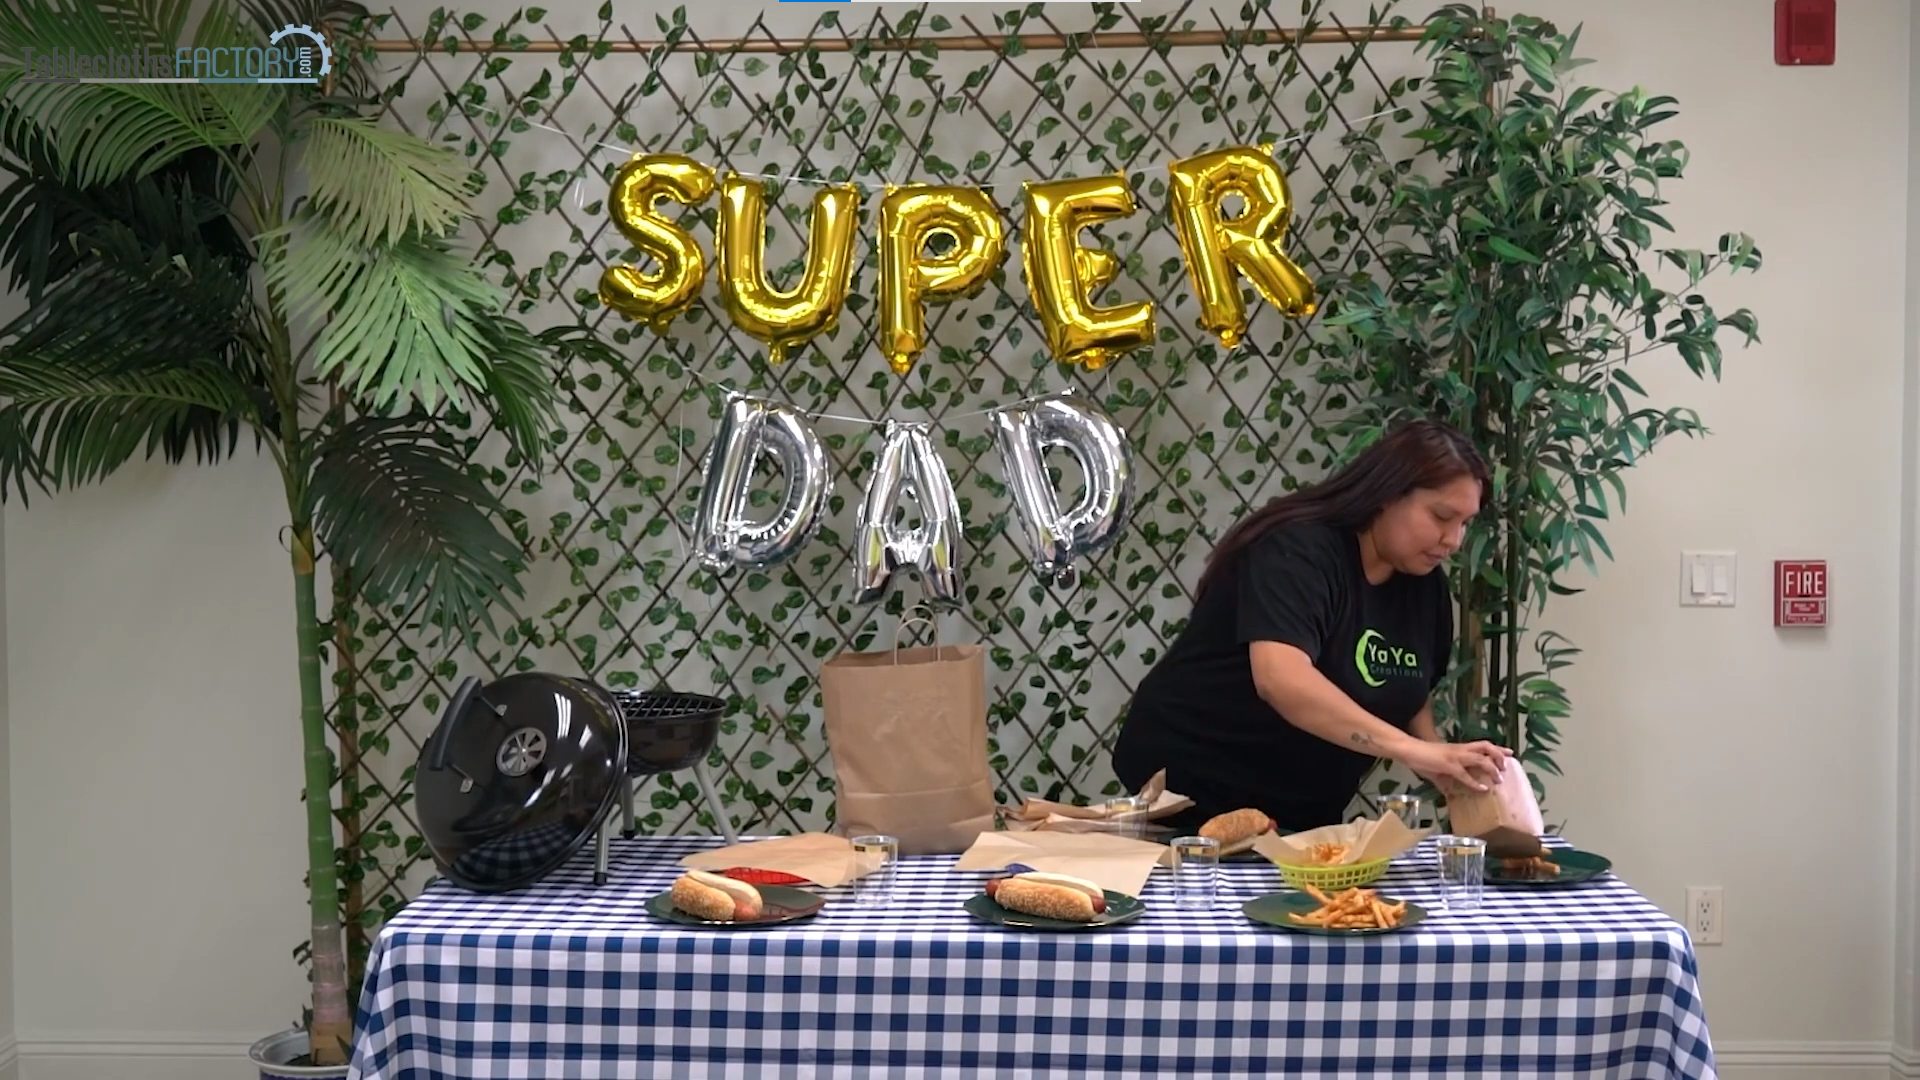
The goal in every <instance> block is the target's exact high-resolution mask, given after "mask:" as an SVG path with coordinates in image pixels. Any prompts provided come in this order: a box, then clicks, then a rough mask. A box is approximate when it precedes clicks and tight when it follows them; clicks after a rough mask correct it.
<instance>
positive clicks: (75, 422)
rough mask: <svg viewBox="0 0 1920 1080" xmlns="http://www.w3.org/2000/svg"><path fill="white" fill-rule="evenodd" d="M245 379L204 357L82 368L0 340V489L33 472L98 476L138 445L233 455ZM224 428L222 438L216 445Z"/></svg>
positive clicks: (69, 480) (181, 453)
mask: <svg viewBox="0 0 1920 1080" xmlns="http://www.w3.org/2000/svg"><path fill="white" fill-rule="evenodd" d="M251 411H252V402H251V399H250V397H249V395H248V392H247V388H246V387H245V386H244V385H242V384H241V383H240V382H239V381H238V380H237V379H235V378H234V376H233V373H232V372H230V371H228V370H227V369H226V368H224V367H222V366H220V365H219V364H216V363H211V362H205V363H197V364H192V365H188V366H183V367H172V368H163V369H160V370H152V371H139V370H135V371H92V372H88V371H80V370H75V369H74V368H71V367H68V366H66V365H64V364H62V363H59V362H58V361H48V360H47V359H45V358H44V357H40V356H36V355H34V354H32V353H29V352H25V351H23V350H19V349H15V348H5V349H0V496H4V494H5V493H6V491H7V489H8V487H9V486H10V485H11V486H14V487H17V488H18V490H19V492H20V497H21V498H22V499H23V500H24V499H25V498H27V494H28V493H27V484H28V482H29V481H31V482H32V483H33V484H34V486H36V487H38V488H40V490H42V491H57V490H59V489H61V488H63V487H72V486H76V485H80V484H86V483H91V482H93V481H96V480H99V479H101V478H103V477H105V476H106V475H107V474H108V473H111V472H113V471H114V470H115V469H117V468H119V467H120V466H121V465H124V464H126V462H127V461H128V460H129V459H131V458H132V457H133V456H134V454H136V453H139V452H140V451H141V449H142V447H143V446H144V447H145V451H146V455H147V456H148V457H153V456H154V455H155V454H160V455H162V456H164V457H165V459H166V460H167V461H168V462H169V463H172V464H177V463H179V462H180V461H182V460H184V459H185V457H186V454H187V452H188V450H193V451H195V452H196V456H197V457H198V459H199V460H201V461H203V462H207V461H213V460H217V459H218V458H220V457H223V456H227V455H231V454H232V453H233V451H234V449H235V447H236V446H237V445H238V442H239V437H240V426H241V424H242V423H243V422H246V420H247V418H248V417H249V416H250V415H251ZM223 437H224V444H223Z"/></svg>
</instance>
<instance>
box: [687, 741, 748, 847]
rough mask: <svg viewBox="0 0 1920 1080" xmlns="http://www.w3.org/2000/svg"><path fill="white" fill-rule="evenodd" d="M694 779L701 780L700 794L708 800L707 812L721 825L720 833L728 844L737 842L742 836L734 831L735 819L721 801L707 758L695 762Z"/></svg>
mask: <svg viewBox="0 0 1920 1080" xmlns="http://www.w3.org/2000/svg"><path fill="white" fill-rule="evenodd" d="M693 776H694V779H696V780H698V781H700V794H701V796H702V797H704V798H705V799H706V800H707V812H708V813H710V814H712V815H713V820H714V821H715V822H716V823H718V824H719V826H720V835H721V836H724V837H726V838H727V843H728V844H737V843H739V842H740V837H739V835H738V834H737V833H735V832H734V831H733V819H732V818H731V817H729V816H728V815H727V808H726V807H725V806H723V805H721V803H720V795H719V793H718V792H716V791H714V788H713V776H712V775H711V774H710V773H708V772H707V759H706V758H701V759H700V760H699V761H696V762H694V763H693Z"/></svg>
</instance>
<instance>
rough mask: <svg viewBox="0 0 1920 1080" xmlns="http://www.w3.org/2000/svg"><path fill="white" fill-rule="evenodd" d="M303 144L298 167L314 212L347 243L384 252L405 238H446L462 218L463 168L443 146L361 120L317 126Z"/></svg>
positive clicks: (345, 119)
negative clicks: (303, 171) (303, 174)
mask: <svg viewBox="0 0 1920 1080" xmlns="http://www.w3.org/2000/svg"><path fill="white" fill-rule="evenodd" d="M308 138H309V142H308V143H307V146H306V151H305V153H304V154H302V156H301V164H302V166H303V167H304V168H305V169H306V170H307V176H308V179H309V182H310V183H311V185H312V193H313V205H314V208H315V209H316V210H318V211H320V212H321V213H323V214H325V215H326V216H327V217H328V218H329V219H331V224H332V229H333V231H334V232H336V233H338V234H339V235H340V237H341V238H342V239H344V240H347V241H349V242H351V243H353V244H356V245H358V246H360V247H382V246H386V245H390V244H396V243H399V242H401V241H402V240H403V239H404V238H405V237H406V236H407V235H408V234H409V233H413V234H417V235H421V236H443V235H446V234H448V233H451V232H452V231H453V230H454V229H455V228H457V227H458V226H459V224H460V221H461V219H462V218H464V217H466V216H467V213H468V209H467V196H468V177H469V175H470V174H469V171H468V168H467V164H466V161H465V160H464V159H462V158H461V157H460V155H458V154H456V153H454V152H453V151H452V150H449V149H447V148H446V147H443V146H436V145H434V144H433V143H430V142H427V141H426V140H424V139H421V138H420V137H418V136H416V135H414V134H412V133H410V132H406V131H396V130H393V129H391V128H382V127H379V126H377V125H376V124H375V123H374V122H373V121H372V120H368V119H365V118H364V117H327V118H322V119H317V120H314V121H313V122H312V123H311V124H310V125H309V126H308Z"/></svg>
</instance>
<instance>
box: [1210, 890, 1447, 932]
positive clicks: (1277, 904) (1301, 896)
mask: <svg viewBox="0 0 1920 1080" xmlns="http://www.w3.org/2000/svg"><path fill="white" fill-rule="evenodd" d="M1379 899H1380V902H1381V903H1385V904H1397V903H1399V901H1398V900H1395V899H1394V898H1393V897H1391V896H1381V897H1379ZM1318 910H1320V901H1318V900H1315V899H1314V898H1313V897H1311V896H1308V895H1307V894H1306V893H1303V892H1277V893H1268V894H1267V895H1265V896H1256V897H1254V898H1253V899H1251V900H1249V901H1247V902H1246V903H1244V904H1242V905H1240V911H1241V913H1242V914H1244V915H1246V917H1247V918H1249V919H1252V920H1253V921H1254V922H1257V923H1265V924H1267V925H1268V926H1273V927H1278V928H1279V929H1281V930H1291V931H1293V932H1294V933H1296V934H1314V935H1317V936H1319V937H1373V936H1375V935H1377V934H1393V933H1398V932H1399V931H1401V930H1405V929H1406V928H1407V927H1409V926H1413V925H1415V924H1416V923H1418V922H1419V921H1420V920H1422V919H1424V918H1426V917H1427V909H1426V908H1423V907H1421V906H1420V905H1419V904H1415V903H1409V904H1407V911H1406V914H1405V915H1403V916H1402V917H1401V919H1400V925H1399V926H1396V927H1394V928H1393V929H1391V930H1371V929H1369V930H1329V929H1327V928H1326V927H1323V926H1306V925H1303V924H1301V923H1297V922H1294V921H1293V920H1292V919H1289V918H1287V916H1288V915H1311V914H1312V913H1314V912H1316V911H1318Z"/></svg>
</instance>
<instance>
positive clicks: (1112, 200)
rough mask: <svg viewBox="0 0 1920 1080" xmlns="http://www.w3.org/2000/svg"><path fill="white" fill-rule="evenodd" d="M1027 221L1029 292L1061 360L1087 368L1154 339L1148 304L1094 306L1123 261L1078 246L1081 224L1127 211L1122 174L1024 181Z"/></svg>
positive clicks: (1128, 195) (1024, 243) (1128, 196)
mask: <svg viewBox="0 0 1920 1080" xmlns="http://www.w3.org/2000/svg"><path fill="white" fill-rule="evenodd" d="M1026 202H1027V220H1026V226H1025V228H1024V230H1023V234H1022V238H1021V244H1020V251H1021V255H1022V257H1023V261H1024V263H1025V271H1026V276H1027V292H1028V293H1029V294H1030V295H1031V296H1032V297H1033V306H1034V307H1035V308H1037V309H1039V312H1040V322H1041V325H1042V326H1044V327H1045V328H1046V332H1047V347H1048V348H1049V349H1050V350H1051V351H1052V352H1053V358H1054V359H1055V360H1058V361H1060V362H1061V363H1063V364H1080V365H1082V366H1083V367H1085V368H1087V369H1088V370H1096V369H1098V368H1102V367H1105V366H1106V365H1107V364H1108V363H1110V362H1111V361H1112V360H1113V359H1114V358H1115V357H1117V356H1119V355H1120V354H1122V353H1125V352H1127V351H1128V350H1130V349H1137V348H1139V347H1140V346H1142V345H1145V344H1148V343H1150V342H1152V341H1153V333H1154V324H1153V305H1152V304H1150V303H1145V302H1141V303H1133V304H1122V305H1121V306H1119V307H1112V308H1097V307H1094V306H1093V304H1092V301H1091V297H1092V296H1093V294H1094V293H1096V292H1098V291H1100V290H1101V289H1102V288H1105V287H1106V286H1107V285H1108V284H1110V283H1112V281H1113V279H1114V278H1115V277H1117V276H1118V275H1119V273H1120V260H1119V259H1117V258H1115V257H1114V255H1113V253H1112V252H1110V251H1105V250H1102V249H1100V248H1087V247H1081V246H1080V230H1081V229H1084V228H1086V227H1087V226H1089V225H1095V224H1098V223H1099V222H1102V221H1111V220H1114V219H1116V218H1123V217H1127V216H1128V215H1130V214H1132V213H1133V211H1134V202H1133V191H1132V190H1131V189H1129V188H1128V187H1127V181H1126V179H1125V178H1124V177H1120V176H1091V177H1086V178H1083V179H1074V180H1052V181H1047V182H1044V183H1042V182H1032V183H1028V184H1027V185H1026Z"/></svg>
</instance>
